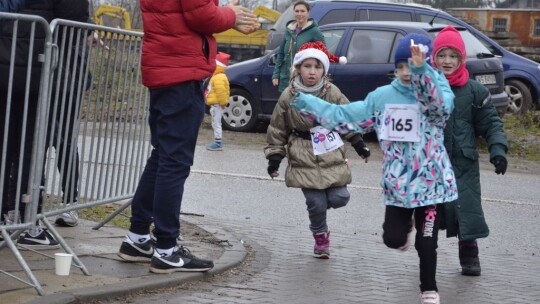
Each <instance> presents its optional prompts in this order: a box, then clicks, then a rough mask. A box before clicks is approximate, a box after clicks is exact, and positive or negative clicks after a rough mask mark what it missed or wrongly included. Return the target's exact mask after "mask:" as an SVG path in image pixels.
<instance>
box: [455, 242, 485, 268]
mask: <svg viewBox="0 0 540 304" xmlns="http://www.w3.org/2000/svg"><path fill="white" fill-rule="evenodd" d="M459 263H460V264H461V274H462V275H467V276H479V275H480V274H481V272H482V269H481V267H480V258H479V257H478V243H477V242H476V240H466V241H464V240H460V241H459Z"/></svg>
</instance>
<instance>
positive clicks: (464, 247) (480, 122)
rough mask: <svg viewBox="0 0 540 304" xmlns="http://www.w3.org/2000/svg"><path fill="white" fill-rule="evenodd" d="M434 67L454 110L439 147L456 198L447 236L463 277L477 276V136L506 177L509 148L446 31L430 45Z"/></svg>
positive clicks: (481, 226) (454, 37)
mask: <svg viewBox="0 0 540 304" xmlns="http://www.w3.org/2000/svg"><path fill="white" fill-rule="evenodd" d="M433 54H435V55H434V57H433V61H432V62H433V65H434V67H436V68H438V69H440V70H442V72H443V73H444V75H445V76H446V78H447V79H448V82H449V83H450V86H451V87H452V91H453V92H454V95H455V96H456V97H455V99H454V111H453V112H452V115H451V116H450V118H449V119H448V121H447V123H446V128H445V130H444V144H445V147H446V150H447V151H448V155H449V156H450V162H451V163H452V166H453V167H454V173H455V175H456V180H457V188H458V192H459V198H458V199H457V200H455V201H454V202H452V203H450V204H445V205H444V206H445V209H444V211H445V215H446V216H445V223H446V229H447V233H446V235H447V237H455V236H457V237H458V238H459V261H460V264H461V273H462V274H463V275H472V276H479V275H480V271H481V269H480V259H479V258H478V245H477V242H476V239H478V238H484V237H487V236H488V235H489V229H488V226H487V224H486V221H485V218H484V212H483V210H482V204H481V201H482V199H481V191H480V168H479V160H478V149H477V147H476V137H477V136H481V137H483V138H484V139H485V140H486V141H487V144H488V149H489V153H490V158H489V159H490V162H491V163H492V164H493V165H494V166H495V173H497V174H504V173H505V172H506V167H507V160H506V152H507V151H508V143H507V140H506V135H505V134H504V130H503V122H502V121H501V119H500V118H499V116H498V114H497V111H496V110H495V107H494V106H493V104H492V103H491V99H490V95H489V91H488V89H487V88H486V87H484V86H483V85H481V84H480V83H478V82H477V81H475V80H472V79H469V73H468V71H467V69H466V67H465V59H466V58H467V55H466V53H465V45H464V42H463V40H462V38H461V35H460V34H459V32H458V31H457V30H456V29H454V28H453V27H452V26H447V27H446V28H445V29H443V30H442V31H441V32H440V33H439V35H437V37H436V38H435V40H434V41H433Z"/></svg>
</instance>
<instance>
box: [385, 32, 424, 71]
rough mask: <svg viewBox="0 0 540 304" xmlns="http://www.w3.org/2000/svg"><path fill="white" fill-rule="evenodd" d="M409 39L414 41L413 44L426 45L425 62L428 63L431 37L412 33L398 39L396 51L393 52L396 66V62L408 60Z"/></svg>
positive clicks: (409, 55)
mask: <svg viewBox="0 0 540 304" xmlns="http://www.w3.org/2000/svg"><path fill="white" fill-rule="evenodd" d="M411 40H413V41H414V44H422V45H424V46H425V47H427V52H426V62H427V63H429V60H428V58H429V56H430V55H431V49H432V46H431V38H430V37H429V36H427V35H423V34H416V33H412V34H407V36H405V37H402V38H401V39H399V41H398V45H397V47H396V52H395V53H394V64H395V66H396V68H397V65H398V63H400V62H403V61H405V62H408V60H409V58H410V57H411Z"/></svg>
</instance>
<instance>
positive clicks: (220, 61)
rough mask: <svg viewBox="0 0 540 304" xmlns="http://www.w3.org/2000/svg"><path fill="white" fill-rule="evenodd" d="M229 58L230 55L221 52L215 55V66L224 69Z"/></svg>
mask: <svg viewBox="0 0 540 304" xmlns="http://www.w3.org/2000/svg"><path fill="white" fill-rule="evenodd" d="M229 58H231V55H229V54H227V53H223V52H218V53H217V55H216V64H217V65H219V66H222V67H226V66H228V65H229Z"/></svg>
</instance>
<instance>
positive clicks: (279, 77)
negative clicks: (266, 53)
mask: <svg viewBox="0 0 540 304" xmlns="http://www.w3.org/2000/svg"><path fill="white" fill-rule="evenodd" d="M309 10H310V7H309V4H308V3H307V2H306V1H303V0H300V1H297V2H296V3H295V4H294V19H295V20H291V21H289V22H288V23H287V28H286V30H285V37H284V38H283V41H282V42H281V46H280V47H279V51H278V53H277V58H276V66H275V67H274V73H273V74H272V84H273V85H274V86H278V85H279V87H278V90H279V92H280V93H282V92H283V90H285V88H287V86H288V85H289V79H290V76H291V62H292V61H293V58H294V55H295V54H296V52H297V51H298V49H299V48H300V47H301V46H302V45H303V44H304V43H306V42H315V41H322V42H323V43H324V36H323V35H322V33H321V31H320V30H319V25H318V24H317V22H316V21H315V20H313V19H312V18H309Z"/></svg>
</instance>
